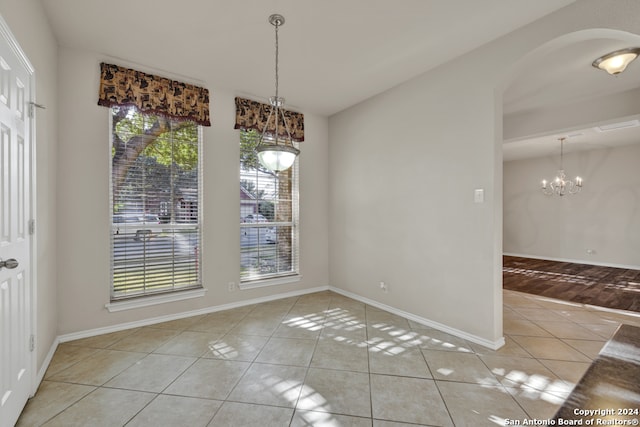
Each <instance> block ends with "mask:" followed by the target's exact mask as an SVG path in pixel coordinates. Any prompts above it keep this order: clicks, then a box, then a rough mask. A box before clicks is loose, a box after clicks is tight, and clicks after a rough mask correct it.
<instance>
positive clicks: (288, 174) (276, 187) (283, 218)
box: [240, 130, 299, 283]
mask: <svg viewBox="0 0 640 427" xmlns="http://www.w3.org/2000/svg"><path fill="white" fill-rule="evenodd" d="M258 139H259V133H258V132H256V131H254V130H250V131H241V132H240V281H241V282H245V283H246V282H251V281H255V280H264V279H270V278H279V277H284V276H291V275H295V274H298V273H299V254H298V247H299V245H298V167H299V166H298V161H297V160H296V162H295V163H294V165H293V166H292V167H291V168H290V169H288V170H286V171H283V172H280V173H278V174H274V173H273V172H270V171H267V170H265V169H264V168H262V167H261V165H260V164H259V162H258V160H257V156H256V155H255V146H256V145H257V142H258Z"/></svg>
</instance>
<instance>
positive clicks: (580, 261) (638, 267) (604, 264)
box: [503, 252, 640, 270]
mask: <svg viewBox="0 0 640 427" xmlns="http://www.w3.org/2000/svg"><path fill="white" fill-rule="evenodd" d="M503 255H505V256H516V257H520V258H531V259H541V260H548V261H558V262H571V263H574V264H586V265H597V266H598V267H613V268H624V269H628V270H640V265H625V264H613V263H610V262H596V261H590V260H584V259H570V258H556V257H550V256H539V255H529V254H516V253H512V252H505V253H503Z"/></svg>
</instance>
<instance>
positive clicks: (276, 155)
mask: <svg viewBox="0 0 640 427" xmlns="http://www.w3.org/2000/svg"><path fill="white" fill-rule="evenodd" d="M256 151H257V152H258V160H260V163H261V164H262V166H264V167H265V168H267V169H269V170H270V171H272V172H276V173H277V172H281V171H284V170H287V169H289V168H290V167H291V165H293V162H295V161H296V156H297V155H298V154H299V153H300V150H298V149H297V148H295V147H293V146H290V145H280V144H262V145H260V146H258V148H257V149H256Z"/></svg>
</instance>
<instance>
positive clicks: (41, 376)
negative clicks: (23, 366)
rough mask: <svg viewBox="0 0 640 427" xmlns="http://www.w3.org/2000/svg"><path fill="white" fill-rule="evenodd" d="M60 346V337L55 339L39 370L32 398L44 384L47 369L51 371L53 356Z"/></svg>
mask: <svg viewBox="0 0 640 427" xmlns="http://www.w3.org/2000/svg"><path fill="white" fill-rule="evenodd" d="M58 344H60V340H59V339H58V337H55V338H54V340H53V343H52V344H51V347H50V348H49V351H48V352H47V356H46V357H45V358H44V361H43V362H42V366H40V369H39V370H38V373H37V374H36V378H35V381H34V385H33V390H32V391H31V392H32V396H33V395H34V394H36V391H38V387H40V384H41V383H42V380H44V375H45V374H46V373H47V369H49V365H50V364H51V360H52V359H53V355H54V354H55V352H56V350H57V349H58Z"/></svg>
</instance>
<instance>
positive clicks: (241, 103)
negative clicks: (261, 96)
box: [234, 98, 304, 142]
mask: <svg viewBox="0 0 640 427" xmlns="http://www.w3.org/2000/svg"><path fill="white" fill-rule="evenodd" d="M271 108H272V107H271V105H269V104H263V103H261V102H256V101H252V100H250V99H245V98H236V125H235V127H234V128H235V129H244V130H247V129H255V130H257V131H258V132H262V131H263V130H264V125H265V123H266V121H267V119H268V118H269V112H270V111H271ZM282 111H284V116H285V117H286V120H287V124H288V125H289V131H290V132H291V139H293V140H294V141H296V142H302V141H304V114H302V113H296V112H293V111H289V110H285V109H282ZM278 119H280V121H279V122H278V131H279V133H280V136H282V137H285V136H287V131H286V129H285V127H284V124H283V123H282V117H278ZM280 127H282V130H281V131H280ZM275 130H276V121H275V116H272V117H271V120H269V125H268V126H267V132H272V133H274V132H275Z"/></svg>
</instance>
